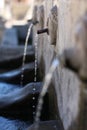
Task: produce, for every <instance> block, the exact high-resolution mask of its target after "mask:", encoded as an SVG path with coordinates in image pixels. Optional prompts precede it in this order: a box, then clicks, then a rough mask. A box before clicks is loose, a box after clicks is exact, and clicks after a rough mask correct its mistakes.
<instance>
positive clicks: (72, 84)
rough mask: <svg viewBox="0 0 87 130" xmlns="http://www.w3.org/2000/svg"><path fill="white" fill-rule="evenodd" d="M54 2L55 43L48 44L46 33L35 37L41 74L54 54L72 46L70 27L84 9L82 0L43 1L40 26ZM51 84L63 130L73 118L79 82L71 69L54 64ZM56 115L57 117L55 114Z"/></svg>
mask: <svg viewBox="0 0 87 130" xmlns="http://www.w3.org/2000/svg"><path fill="white" fill-rule="evenodd" d="M55 3H56V5H57V6H59V9H58V33H57V43H56V45H55V46H53V45H51V43H50V40H49V39H50V38H49V37H50V36H49V35H47V34H41V35H39V36H38V38H39V40H38V62H39V65H40V66H41V65H42V66H43V67H42V69H41V72H42V73H43V72H44V74H46V73H47V72H48V70H49V67H50V65H51V63H52V60H53V58H54V57H55V56H56V54H57V55H58V54H59V53H62V51H63V50H64V49H65V48H69V47H73V46H74V30H75V26H76V21H77V20H78V18H79V17H80V16H81V15H82V14H83V13H84V12H85V10H86V8H87V1H85V0H74V1H72V0H50V1H47V0H44V2H43V3H42V4H43V5H44V8H45V9H44V11H45V16H44V17H45V18H44V20H45V21H44V28H45V27H46V26H47V18H48V16H49V13H50V9H51V8H52V7H53V5H55ZM38 15H39V14H38ZM39 28H40V26H39V25H37V26H36V27H34V31H35V32H36V30H37V29H39ZM34 36H35V34H34ZM52 84H54V86H55V90H56V98H57V105H58V109H59V115H60V117H61V120H62V122H63V125H64V128H65V130H67V129H69V127H70V126H71V124H73V122H75V121H76V117H77V115H78V111H79V108H78V104H79V91H80V90H79V82H78V79H77V77H76V76H75V75H74V74H73V73H72V72H70V71H69V70H66V69H61V67H58V68H57V69H56V71H55V72H54V75H53V79H52ZM55 104H56V101H55ZM54 114H55V113H54ZM56 118H57V119H58V117H56ZM72 129H73V128H72Z"/></svg>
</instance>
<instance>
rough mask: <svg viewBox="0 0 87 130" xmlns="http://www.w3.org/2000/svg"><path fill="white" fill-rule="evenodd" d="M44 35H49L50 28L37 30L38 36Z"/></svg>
mask: <svg viewBox="0 0 87 130" xmlns="http://www.w3.org/2000/svg"><path fill="white" fill-rule="evenodd" d="M42 33H47V34H48V35H49V30H48V28H44V29H41V30H37V34H42Z"/></svg>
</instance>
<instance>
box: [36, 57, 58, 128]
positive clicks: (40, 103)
mask: <svg viewBox="0 0 87 130" xmlns="http://www.w3.org/2000/svg"><path fill="white" fill-rule="evenodd" d="M59 65H60V63H59V60H58V59H55V60H54V61H53V63H52V65H51V67H50V69H49V71H48V73H47V75H46V76H45V80H44V85H43V88H42V91H41V93H40V96H39V100H38V105H37V110H36V116H35V130H38V127H39V121H40V116H41V110H42V106H43V98H44V96H45V94H46V92H47V90H48V87H49V84H50V82H51V79H52V76H53V72H54V71H55V69H56V67H57V66H59ZM55 129H56V126H55Z"/></svg>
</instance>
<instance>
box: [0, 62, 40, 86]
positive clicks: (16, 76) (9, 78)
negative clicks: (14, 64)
mask: <svg viewBox="0 0 87 130" xmlns="http://www.w3.org/2000/svg"><path fill="white" fill-rule="evenodd" d="M21 74H22V68H19V69H15V70H12V71H9V72H6V73H2V74H0V82H6V83H12V84H19V85H20V82H21ZM33 81H34V62H33V63H29V64H26V65H25V66H24V80H23V84H27V83H29V82H33ZM37 81H40V76H39V74H37Z"/></svg>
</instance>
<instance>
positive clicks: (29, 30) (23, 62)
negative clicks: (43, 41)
mask: <svg viewBox="0 0 87 130" xmlns="http://www.w3.org/2000/svg"><path fill="white" fill-rule="evenodd" d="M32 27H33V24H32V23H31V24H30V25H29V28H28V32H27V36H26V40H25V47H24V54H23V61H22V70H21V81H20V85H21V87H22V86H23V79H24V65H25V60H26V53H27V46H28V39H29V37H30V33H31V29H32Z"/></svg>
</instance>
